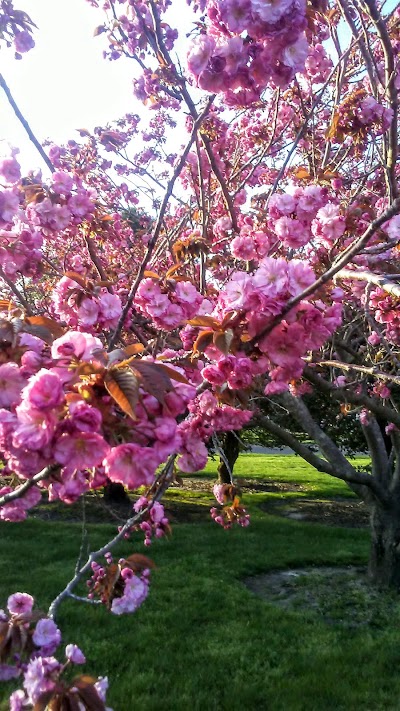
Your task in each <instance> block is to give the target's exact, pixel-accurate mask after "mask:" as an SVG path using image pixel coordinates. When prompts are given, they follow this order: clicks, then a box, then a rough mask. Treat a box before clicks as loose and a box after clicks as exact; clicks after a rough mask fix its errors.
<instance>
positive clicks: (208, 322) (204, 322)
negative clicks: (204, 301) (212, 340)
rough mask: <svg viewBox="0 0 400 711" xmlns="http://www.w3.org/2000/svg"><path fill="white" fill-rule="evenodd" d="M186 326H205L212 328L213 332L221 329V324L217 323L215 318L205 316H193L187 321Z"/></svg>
mask: <svg viewBox="0 0 400 711" xmlns="http://www.w3.org/2000/svg"><path fill="white" fill-rule="evenodd" d="M188 324H189V325H190V326H206V327H208V328H213V329H214V330H215V331H218V330H219V329H220V328H221V324H220V323H218V321H216V320H215V318H213V317H212V316H207V315H204V316H195V317H194V318H192V319H190V321H188Z"/></svg>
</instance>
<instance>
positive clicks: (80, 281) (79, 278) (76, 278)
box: [64, 272, 86, 289]
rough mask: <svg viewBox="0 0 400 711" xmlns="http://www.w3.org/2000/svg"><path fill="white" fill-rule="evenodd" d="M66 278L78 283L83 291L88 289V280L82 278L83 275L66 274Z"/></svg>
mask: <svg viewBox="0 0 400 711" xmlns="http://www.w3.org/2000/svg"><path fill="white" fill-rule="evenodd" d="M64 276H65V277H68V279H71V280H72V281H76V283H77V284H79V286H81V287H82V289H86V279H85V277H83V276H82V274H78V273H77V272H65V274H64Z"/></svg>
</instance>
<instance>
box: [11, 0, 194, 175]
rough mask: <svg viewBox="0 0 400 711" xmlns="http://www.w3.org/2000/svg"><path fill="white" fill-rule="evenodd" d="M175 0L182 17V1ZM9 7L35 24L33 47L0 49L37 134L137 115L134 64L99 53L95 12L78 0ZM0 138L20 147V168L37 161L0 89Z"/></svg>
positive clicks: (60, 133)
mask: <svg viewBox="0 0 400 711" xmlns="http://www.w3.org/2000/svg"><path fill="white" fill-rule="evenodd" d="M180 2H181V3H182V6H183V7H182V10H183V11H184V7H186V11H184V17H185V16H186V17H187V22H188V23H189V21H190V20H189V14H188V13H187V6H186V3H185V1H184V0H180ZM15 6H16V7H17V8H18V9H21V10H24V11H25V12H27V13H28V15H29V16H30V17H31V19H32V20H33V22H35V24H36V25H37V26H38V30H35V32H34V39H35V42H36V46H35V47H34V49H32V50H31V51H30V52H28V53H27V54H25V55H23V58H22V59H21V60H20V61H16V60H15V59H14V52H13V50H11V49H10V50H6V49H4V48H3V49H1V51H0V67H1V69H0V71H1V72H2V74H3V76H4V78H5V80H6V82H7V83H8V85H9V87H10V90H11V92H12V94H13V96H14V99H15V100H16V102H17V104H18V105H19V107H20V109H21V111H22V113H23V114H24V116H25V117H26V119H27V120H28V122H29V124H30V125H31V128H32V130H33V132H34V133H35V135H36V136H37V138H38V139H39V140H40V141H43V140H44V139H46V138H51V139H52V140H53V141H54V142H55V143H57V142H58V143H63V142H66V141H67V140H68V139H75V140H76V139H79V135H78V134H77V133H76V129H77V128H87V129H89V130H92V129H93V128H94V126H102V125H104V124H106V123H107V122H110V121H112V120H113V119H117V118H119V117H120V116H123V115H124V114H125V113H128V112H133V113H142V114H143V111H145V109H144V107H143V105H142V104H141V103H140V102H138V101H137V100H136V99H135V97H134V96H133V92H132V77H133V76H134V73H135V72H136V64H135V63H134V61H133V60H129V59H125V58H121V59H119V60H118V61H115V62H110V61H108V60H104V59H103V56H102V50H103V48H104V47H105V41H104V38H103V36H99V37H96V38H95V37H93V31H94V28H95V27H96V26H97V25H99V24H102V22H103V18H104V14H103V13H102V12H101V11H99V10H95V9H93V8H92V7H90V5H89V4H88V3H87V2H85V0H17V1H16V3H15ZM120 7H121V8H122V7H123V6H120ZM181 18H182V15H181V16H180V19H181ZM180 25H181V26H182V20H181V21H180ZM1 139H3V140H5V141H7V142H8V143H10V144H11V145H13V146H18V147H19V148H20V149H21V154H20V157H19V158H20V160H21V162H22V165H23V169H24V170H28V169H32V168H36V167H40V168H42V169H43V168H44V166H43V165H42V161H41V158H40V156H39V155H38V153H37V152H36V149H35V148H34V146H32V144H31V143H30V141H29V139H28V138H27V136H26V133H25V131H24V129H23V128H22V126H20V124H19V122H18V120H17V118H16V117H15V114H14V112H13V111H12V109H11V107H10V106H9V105H8V102H7V100H6V98H5V95H4V93H3V92H2V90H1V89H0V140H1ZM0 153H3V148H2V145H1V143H0Z"/></svg>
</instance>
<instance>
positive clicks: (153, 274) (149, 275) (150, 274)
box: [143, 270, 160, 279]
mask: <svg viewBox="0 0 400 711" xmlns="http://www.w3.org/2000/svg"><path fill="white" fill-rule="evenodd" d="M143 276H145V277H147V278H148V279H160V277H159V275H158V274H157V273H156V272H151V271H149V270H146V271H145V272H144V274H143Z"/></svg>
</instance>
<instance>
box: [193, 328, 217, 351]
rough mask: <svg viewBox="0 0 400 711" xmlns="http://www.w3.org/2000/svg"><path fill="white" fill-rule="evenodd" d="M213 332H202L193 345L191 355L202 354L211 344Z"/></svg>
mask: <svg viewBox="0 0 400 711" xmlns="http://www.w3.org/2000/svg"><path fill="white" fill-rule="evenodd" d="M213 337H214V331H202V332H201V333H200V334H199V335H198V336H197V338H196V340H195V342H194V344H193V353H204V351H205V350H206V348H208V346H211V344H212V342H213Z"/></svg>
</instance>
